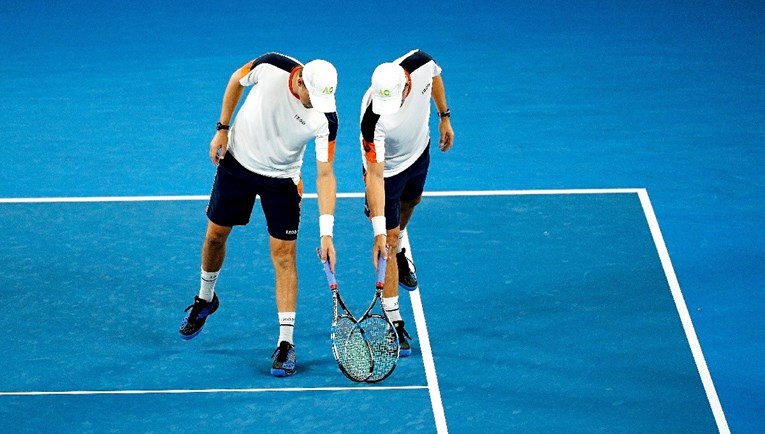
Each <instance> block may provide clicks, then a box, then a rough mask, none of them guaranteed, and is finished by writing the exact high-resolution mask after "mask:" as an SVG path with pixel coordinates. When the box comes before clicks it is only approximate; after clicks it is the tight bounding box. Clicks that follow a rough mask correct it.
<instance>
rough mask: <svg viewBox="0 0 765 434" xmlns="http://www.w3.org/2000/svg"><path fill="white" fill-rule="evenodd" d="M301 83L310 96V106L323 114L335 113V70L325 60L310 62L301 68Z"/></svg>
mask: <svg viewBox="0 0 765 434" xmlns="http://www.w3.org/2000/svg"><path fill="white" fill-rule="evenodd" d="M303 83H305V87H306V88H307V89H308V94H309V95H310V96H311V105H313V108H315V109H316V110H319V111H320V112H324V113H332V112H335V111H337V107H336V105H335V90H336V89H337V70H336V69H335V67H334V66H332V64H331V63H329V62H327V61H326V60H321V59H317V60H312V61H310V62H308V63H306V64H305V66H303Z"/></svg>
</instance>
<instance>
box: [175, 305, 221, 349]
mask: <svg viewBox="0 0 765 434" xmlns="http://www.w3.org/2000/svg"><path fill="white" fill-rule="evenodd" d="M218 306H220V301H219V300H218V294H214V295H213V299H212V301H207V300H205V299H203V298H199V297H196V296H195V297H194V304H192V305H191V306H189V307H187V308H186V310H185V311H184V312H188V314H187V315H186V318H184V319H183V321H181V328H180V330H178V332H179V333H180V334H181V339H184V340H189V339H192V338H194V337H195V336H196V335H198V334H199V333H200V332H201V331H202V326H203V325H205V321H207V317H208V316H210V315H212V314H213V313H215V311H216V310H218ZM189 310H191V312H189Z"/></svg>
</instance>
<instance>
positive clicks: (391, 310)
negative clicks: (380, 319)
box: [382, 296, 403, 322]
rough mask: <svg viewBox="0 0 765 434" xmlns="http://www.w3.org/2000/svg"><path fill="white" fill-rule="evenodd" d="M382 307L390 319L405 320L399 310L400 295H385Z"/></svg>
mask: <svg viewBox="0 0 765 434" xmlns="http://www.w3.org/2000/svg"><path fill="white" fill-rule="evenodd" d="M382 308H383V310H384V311H385V314H386V315H388V319H389V320H390V321H391V322H393V321H403V319H402V318H401V312H400V311H399V310H398V296H395V297H383V298H382Z"/></svg>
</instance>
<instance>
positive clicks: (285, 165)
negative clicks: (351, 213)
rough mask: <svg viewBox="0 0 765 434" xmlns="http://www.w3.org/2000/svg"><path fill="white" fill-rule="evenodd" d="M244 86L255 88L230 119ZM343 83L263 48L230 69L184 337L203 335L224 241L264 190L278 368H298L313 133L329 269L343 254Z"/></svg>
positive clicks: (325, 67)
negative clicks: (303, 173)
mask: <svg viewBox="0 0 765 434" xmlns="http://www.w3.org/2000/svg"><path fill="white" fill-rule="evenodd" d="M247 86H253V87H252V89H251V91H250V92H249V94H248V95H247V97H246V99H245V101H244V103H243V104H242V107H241V108H240V110H239V111H238V113H237V115H236V119H235V120H234V121H233V123H230V121H231V119H232V117H233V115H234V110H235V109H236V106H237V104H238V103H239V100H240V99H241V98H242V94H243V93H244V88H245V87H247ZM336 88H337V71H336V70H335V67H334V66H332V65H331V64H330V63H329V62H327V61H324V60H314V61H311V62H308V63H306V64H305V65H302V64H301V63H300V62H298V61H297V60H295V59H293V58H291V57H288V56H285V55H282V54H277V53H268V54H264V55H262V56H260V57H258V58H257V59H255V60H253V61H252V62H250V63H248V64H246V65H244V66H243V67H241V68H240V69H238V70H237V71H235V72H234V73H233V74H232V75H231V78H230V79H229V82H228V85H227V86H226V90H225V93H224V95H223V104H222V109H221V114H220V120H219V122H218V124H217V132H216V133H215V136H214V137H213V139H212V141H211V142H210V159H211V160H212V162H213V164H215V165H217V166H218V168H217V173H216V175H215V180H214V182H213V186H212V192H211V193H210V202H209V204H208V207H207V217H208V220H209V221H208V223H207V233H206V235H205V239H204V243H203V245H202V270H201V284H200V289H199V294H198V295H197V296H195V297H194V304H192V305H191V306H189V307H188V308H187V309H186V311H187V312H188V314H187V315H186V317H185V318H184V320H183V322H182V323H181V327H180V334H181V338H183V339H191V338H193V337H195V336H196V335H198V334H199V332H200V331H201V330H202V326H203V325H204V324H205V321H206V320H207V318H208V317H209V316H210V315H212V314H213V313H215V311H216V310H217V309H218V305H219V304H220V301H219V299H218V295H217V293H216V290H215V284H216V282H217V280H218V275H219V273H220V270H221V268H222V266H223V260H224V258H225V256H226V240H227V239H228V236H229V234H230V233H231V230H232V228H233V227H234V226H236V225H246V224H247V223H248V222H249V220H250V216H251V214H252V210H253V207H254V204H255V198H256V197H259V198H260V204H261V206H262V208H263V214H264V215H265V220H266V226H267V227H268V234H269V248H270V253H271V260H272V262H273V266H274V272H275V273H274V274H275V277H276V308H277V311H278V315H279V338H278V340H277V348H276V350H275V351H274V354H273V355H272V358H273V363H272V365H271V374H272V375H274V376H277V377H283V376H287V375H291V374H293V373H294V372H295V344H294V342H293V328H294V325H295V312H296V305H297V288H298V276H297V265H296V240H297V236H298V226H299V223H300V201H301V195H302V181H301V178H300V169H301V166H302V164H303V153H304V152H305V149H306V144H307V142H308V141H309V140H310V139H314V141H315V148H316V165H317V179H316V191H317V193H318V204H319V214H320V215H319V228H320V237H321V257H322V260H327V258H329V261H330V265H331V267H332V270H334V264H335V258H336V257H337V256H336V254H335V248H334V244H333V242H332V230H333V224H334V212H335V200H336V181H335V174H334V170H333V168H332V160H333V156H334V148H335V136H336V135H337V127H338V120H337V113H336V109H335V90H336ZM256 275H260V273H256Z"/></svg>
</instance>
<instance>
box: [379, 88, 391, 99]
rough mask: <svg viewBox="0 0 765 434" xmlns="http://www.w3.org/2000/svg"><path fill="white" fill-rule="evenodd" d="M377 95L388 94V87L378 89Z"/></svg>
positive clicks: (384, 95)
mask: <svg viewBox="0 0 765 434" xmlns="http://www.w3.org/2000/svg"><path fill="white" fill-rule="evenodd" d="M377 96H383V97H386V96H390V89H380V90H379V91H377Z"/></svg>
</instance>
